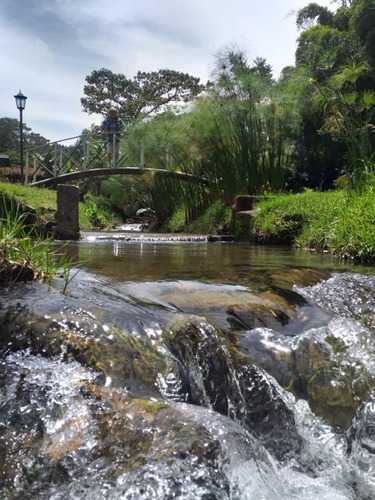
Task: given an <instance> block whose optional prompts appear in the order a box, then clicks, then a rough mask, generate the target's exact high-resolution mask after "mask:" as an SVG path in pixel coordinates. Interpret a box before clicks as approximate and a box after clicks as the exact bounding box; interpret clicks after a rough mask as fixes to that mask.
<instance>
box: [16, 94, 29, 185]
mask: <svg viewBox="0 0 375 500" xmlns="http://www.w3.org/2000/svg"><path fill="white" fill-rule="evenodd" d="M14 98H15V100H16V105H17V109H19V110H20V154H21V184H22V183H23V179H24V176H23V124H22V111H23V110H24V109H25V106H26V99H27V97H26V96H25V95H23V94H22V92H21V91H19V92H18V94H17V95H15V96H14Z"/></svg>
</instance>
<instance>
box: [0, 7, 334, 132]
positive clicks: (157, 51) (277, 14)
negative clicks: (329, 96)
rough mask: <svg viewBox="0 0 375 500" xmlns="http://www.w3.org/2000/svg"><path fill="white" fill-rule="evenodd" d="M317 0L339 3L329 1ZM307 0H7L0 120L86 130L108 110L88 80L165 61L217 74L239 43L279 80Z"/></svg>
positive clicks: (0, 33) (0, 31)
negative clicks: (91, 101)
mask: <svg viewBox="0 0 375 500" xmlns="http://www.w3.org/2000/svg"><path fill="white" fill-rule="evenodd" d="M315 2H316V3H319V4H320V5H324V6H326V7H329V8H330V9H332V10H334V9H335V4H332V1H331V0H315ZM308 3H309V1H308V0H306V1H305V0H232V1H229V0H0V68H1V70H0V71H1V80H0V81H1V83H0V85H1V91H0V118H2V117H10V118H17V119H18V118H19V112H18V110H17V108H16V104H15V100H14V97H13V96H14V95H15V94H17V93H18V91H19V90H22V93H23V94H25V95H26V96H27V98H28V99H27V103H26V109H25V111H24V115H23V116H24V122H25V123H26V124H27V125H28V126H29V127H31V128H32V130H33V132H36V133H40V134H41V135H43V136H44V137H46V138H48V139H50V140H59V139H63V138H66V137H72V136H76V135H79V134H80V133H81V131H82V130H83V129H84V128H85V127H89V126H90V125H91V124H92V123H99V122H100V117H99V116H96V115H88V114H87V113H84V112H83V111H82V108H81V104H80V98H81V97H82V96H83V86H84V84H85V77H86V75H89V74H90V73H91V72H92V71H93V70H95V69H100V68H103V67H104V68H108V69H110V70H111V71H113V72H114V73H122V74H124V75H126V76H127V77H128V78H132V77H133V76H134V75H135V74H136V73H137V71H138V70H140V71H157V70H158V69H162V68H167V69H172V70H176V71H182V72H184V73H189V74H190V75H193V76H196V77H199V78H201V81H202V82H203V83H205V82H206V80H207V79H208V78H209V76H210V70H211V68H212V66H213V64H214V60H215V54H217V53H218V52H219V51H220V50H222V49H224V48H225V47H228V46H229V45H235V46H238V47H239V48H241V49H243V50H244V51H245V52H246V54H247V57H248V59H249V61H251V60H253V59H254V58H255V57H258V56H259V57H264V58H265V59H266V60H267V62H268V64H270V65H271V66H272V68H273V71H274V76H275V77H277V76H278V75H279V73H280V71H281V69H282V68H283V67H285V66H288V65H294V54H295V49H296V39H297V37H298V33H297V30H296V27H295V17H296V16H295V14H296V12H297V10H299V9H301V8H302V7H305V6H306V5H308Z"/></svg>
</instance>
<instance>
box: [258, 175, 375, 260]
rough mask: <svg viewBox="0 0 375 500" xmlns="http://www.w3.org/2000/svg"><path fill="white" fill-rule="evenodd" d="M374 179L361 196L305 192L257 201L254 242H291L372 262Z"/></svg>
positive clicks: (374, 247) (374, 255) (374, 243)
mask: <svg viewBox="0 0 375 500" xmlns="http://www.w3.org/2000/svg"><path fill="white" fill-rule="evenodd" d="M374 196H375V180H371V181H369V182H368V183H367V185H366V186H365V188H364V189H363V191H362V192H361V193H356V192H354V191H347V190H336V191H330V192H324V193H322V192H313V191H306V192H305V193H301V194H294V195H278V196H274V197H271V198H270V199H269V200H266V201H262V202H259V203H258V204H257V208H259V214H258V215H257V217H256V218H255V223H254V231H255V234H256V238H257V241H260V242H267V241H274V242H275V241H277V242H279V243H282V242H286V243H291V244H292V245H294V246H296V247H303V248H314V249H316V250H319V251H328V252H331V253H334V254H336V255H338V256H340V257H348V258H353V259H360V260H363V261H368V262H374V261H375V197H374Z"/></svg>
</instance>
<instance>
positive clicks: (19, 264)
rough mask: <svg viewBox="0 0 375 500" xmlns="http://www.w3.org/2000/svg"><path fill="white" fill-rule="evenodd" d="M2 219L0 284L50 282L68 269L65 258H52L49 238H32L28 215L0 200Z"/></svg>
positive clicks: (53, 256)
mask: <svg viewBox="0 0 375 500" xmlns="http://www.w3.org/2000/svg"><path fill="white" fill-rule="evenodd" d="M2 206H3V210H4V211H5V213H4V216H3V217H2V218H1V219H0V282H3V283H4V282H12V283H15V282H19V281H31V280H38V279H41V280H43V281H46V282H48V283H49V282H50V281H51V279H52V277H53V276H54V275H55V274H56V273H57V272H58V270H59V269H60V268H61V267H62V266H64V267H65V269H68V268H69V262H68V260H67V259H66V258H65V257H60V258H57V257H56V256H55V255H54V252H53V250H52V246H51V240H50V239H43V238H42V237H39V236H35V235H36V231H35V227H34V226H29V225H28V224H27V223H26V219H27V216H28V214H27V213H23V214H21V213H20V212H19V209H18V208H17V205H16V204H15V203H11V205H10V208H7V206H8V205H7V203H6V202H5V198H3V200H2Z"/></svg>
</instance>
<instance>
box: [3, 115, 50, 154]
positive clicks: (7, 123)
mask: <svg viewBox="0 0 375 500" xmlns="http://www.w3.org/2000/svg"><path fill="white" fill-rule="evenodd" d="M23 141H24V145H25V146H29V147H36V146H41V145H43V144H46V143H48V142H49V141H48V139H46V138H45V137H43V136H41V135H40V134H36V133H34V132H32V131H31V128H30V127H27V126H26V124H23ZM19 144H20V123H19V121H18V120H17V119H15V118H0V152H1V153H4V152H6V151H17V150H18V149H19Z"/></svg>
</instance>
